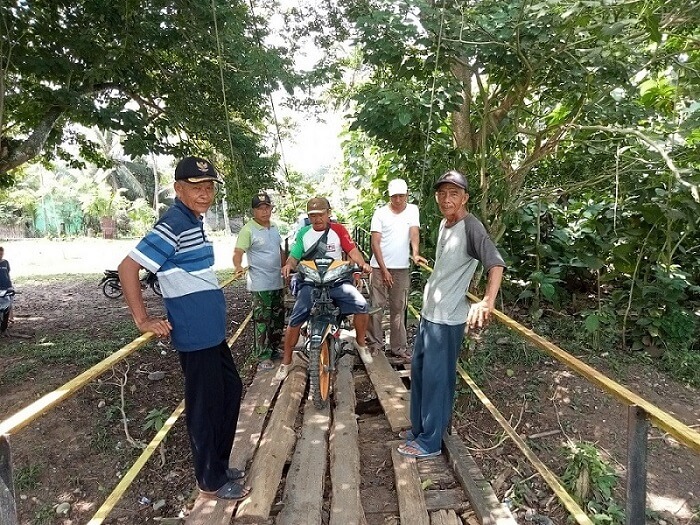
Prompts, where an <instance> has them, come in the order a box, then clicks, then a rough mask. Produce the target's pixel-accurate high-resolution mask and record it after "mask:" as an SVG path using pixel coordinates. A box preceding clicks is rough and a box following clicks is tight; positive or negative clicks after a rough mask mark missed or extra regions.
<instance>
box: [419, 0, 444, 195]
mask: <svg viewBox="0 0 700 525" xmlns="http://www.w3.org/2000/svg"><path fill="white" fill-rule="evenodd" d="M444 22H445V0H442V6H441V7H440V29H439V31H438V41H437V49H436V50H435V68H434V69H433V84H432V86H431V88H430V110H429V111H428V129H427V130H426V133H425V148H424V149H423V168H422V170H421V176H420V188H421V191H420V197H422V196H423V185H424V184H425V169H426V164H427V162H428V148H429V146H430V129H431V128H432V126H433V104H434V103H435V83H436V79H437V72H438V64H439V62H440V48H441V47H442V28H443V25H444Z"/></svg>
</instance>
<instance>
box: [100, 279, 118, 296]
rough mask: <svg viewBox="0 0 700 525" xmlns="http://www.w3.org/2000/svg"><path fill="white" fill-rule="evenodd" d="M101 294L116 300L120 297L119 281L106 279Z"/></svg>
mask: <svg viewBox="0 0 700 525" xmlns="http://www.w3.org/2000/svg"><path fill="white" fill-rule="evenodd" d="M102 293H103V294H105V296H106V297H109V298H110V299H117V298H119V297H121V296H122V285H121V283H120V282H119V279H116V278H112V279H107V280H106V281H105V282H104V284H103V285H102Z"/></svg>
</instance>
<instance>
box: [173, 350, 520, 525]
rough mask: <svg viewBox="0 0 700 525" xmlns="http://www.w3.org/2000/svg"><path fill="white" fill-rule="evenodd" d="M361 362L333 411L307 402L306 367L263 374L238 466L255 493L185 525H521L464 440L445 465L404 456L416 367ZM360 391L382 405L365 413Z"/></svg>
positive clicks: (250, 395) (382, 360) (208, 506)
mask: <svg viewBox="0 0 700 525" xmlns="http://www.w3.org/2000/svg"><path fill="white" fill-rule="evenodd" d="M359 357H360V358H359V359H358V358H355V357H352V356H345V357H344V358H343V359H342V360H341V362H340V365H339V370H338V373H337V375H336V378H335V382H334V389H333V395H332V400H331V403H330V407H329V408H328V409H324V410H317V409H316V408H314V406H313V403H312V402H311V400H309V399H307V395H306V387H307V384H306V383H307V376H306V369H305V368H304V367H303V366H302V365H301V364H300V366H298V367H296V368H294V369H293V370H292V372H291V373H290V374H289V377H288V378H287V380H286V381H284V383H282V385H281V386H280V384H279V382H277V381H275V379H274V371H259V372H258V373H257V375H256V377H255V379H254V381H253V383H252V384H251V385H250V387H249V388H248V391H247V393H246V396H245V399H244V401H243V405H242V407H241V416H240V421H239V425H238V431H237V433H236V438H235V442H234V447H233V451H232V453H231V460H230V464H231V466H233V467H236V468H247V470H248V475H247V479H246V483H247V484H249V485H250V486H251V487H253V491H252V493H251V495H250V496H249V497H248V498H246V499H245V500H243V501H241V502H240V503H238V504H236V503H230V502H229V503H227V502H225V501H221V500H217V499H212V498H207V497H204V496H200V497H198V498H197V500H196V501H195V504H194V506H193V508H192V510H191V512H190V514H189V516H188V517H187V521H186V525H204V524H211V525H219V524H220V525H224V524H229V523H254V524H259V525H262V524H278V525H315V524H319V525H320V524H324V525H325V524H330V525H375V524H376V525H380V524H381V525H385V524H391V523H395V524H397V525H398V524H399V523H400V524H401V525H476V524H479V523H482V524H489V525H490V524H496V523H497V524H498V525H514V524H515V521H514V519H513V517H512V516H511V514H510V512H509V511H508V510H507V509H506V508H505V507H504V506H503V505H501V504H500V503H499V502H498V500H497V498H496V496H495V495H494V494H493V491H492V490H491V488H490V486H489V485H488V483H487V482H486V481H485V480H484V479H483V478H482V477H481V474H480V472H479V470H478V468H477V466H476V464H475V463H474V461H473V460H472V459H471V457H470V456H469V454H468V452H467V449H466V447H465V446H464V445H463V444H462V443H461V441H460V440H459V438H458V437H456V436H449V437H448V438H446V440H445V442H444V446H443V450H444V453H443V454H442V455H440V456H438V457H436V458H430V459H425V460H418V461H416V460H414V459H408V458H405V457H403V456H401V455H400V454H398V452H397V451H396V446H397V444H398V443H399V441H397V439H398V437H397V432H398V431H399V430H401V429H403V428H407V427H408V426H410V423H409V421H408V402H409V391H408V390H407V388H406V386H405V385H404V383H403V381H402V377H406V376H407V367H406V365H402V364H397V363H394V365H392V363H391V362H390V361H389V360H388V359H387V358H386V357H385V356H384V355H383V354H381V355H378V356H372V355H370V354H368V353H365V354H363V355H361V356H359ZM395 367H397V368H398V370H396V369H395ZM358 387H360V388H361V389H362V391H363V393H366V391H367V388H370V389H373V390H374V394H372V396H371V397H374V398H376V399H377V400H378V402H379V403H377V402H373V401H372V400H370V401H369V402H361V403H359V404H358V403H357V401H356V389H357V388H358ZM371 405H374V408H372V406H371ZM363 406H364V407H365V408H364V409H362V410H358V407H363ZM360 443H362V445H360ZM384 469H391V470H393V473H394V483H393V485H392V486H391V487H386V486H384V487H381V486H379V484H377V483H375V480H374V478H375V477H376V476H377V474H378V472H379V471H380V470H384Z"/></svg>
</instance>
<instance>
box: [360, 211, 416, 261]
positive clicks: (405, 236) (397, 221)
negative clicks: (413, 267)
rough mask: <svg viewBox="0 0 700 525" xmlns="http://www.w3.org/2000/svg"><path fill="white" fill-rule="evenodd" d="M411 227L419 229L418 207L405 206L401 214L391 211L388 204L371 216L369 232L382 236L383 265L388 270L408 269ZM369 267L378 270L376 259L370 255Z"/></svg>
mask: <svg viewBox="0 0 700 525" xmlns="http://www.w3.org/2000/svg"><path fill="white" fill-rule="evenodd" d="M412 226H417V227H419V228H420V219H419V217H418V206H416V205H415V204H407V205H406V209H404V210H403V211H402V212H401V213H394V212H393V211H391V207H390V205H389V204H387V205H385V206H382V207H381V208H379V209H378V210H377V211H375V212H374V215H372V223H371V225H370V230H371V231H373V232H379V233H381V234H382V241H381V243H380V246H381V249H382V256H383V257H384V264H385V266H386V267H387V268H390V269H394V270H396V269H401V268H408V266H409V258H408V257H409V255H410V250H411V239H410V237H409V230H410V228H411V227H412ZM370 265H371V266H372V267H373V268H379V263H378V262H377V259H376V258H375V257H374V255H372V260H371V261H370Z"/></svg>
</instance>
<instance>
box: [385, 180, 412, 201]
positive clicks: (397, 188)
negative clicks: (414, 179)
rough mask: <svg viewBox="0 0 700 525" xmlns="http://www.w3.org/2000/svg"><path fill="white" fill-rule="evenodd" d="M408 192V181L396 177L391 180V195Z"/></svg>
mask: <svg viewBox="0 0 700 525" xmlns="http://www.w3.org/2000/svg"><path fill="white" fill-rule="evenodd" d="M407 193H408V186H407V185H406V181H405V180H403V179H394V180H392V181H389V197H391V196H393V195H406V194H407Z"/></svg>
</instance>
